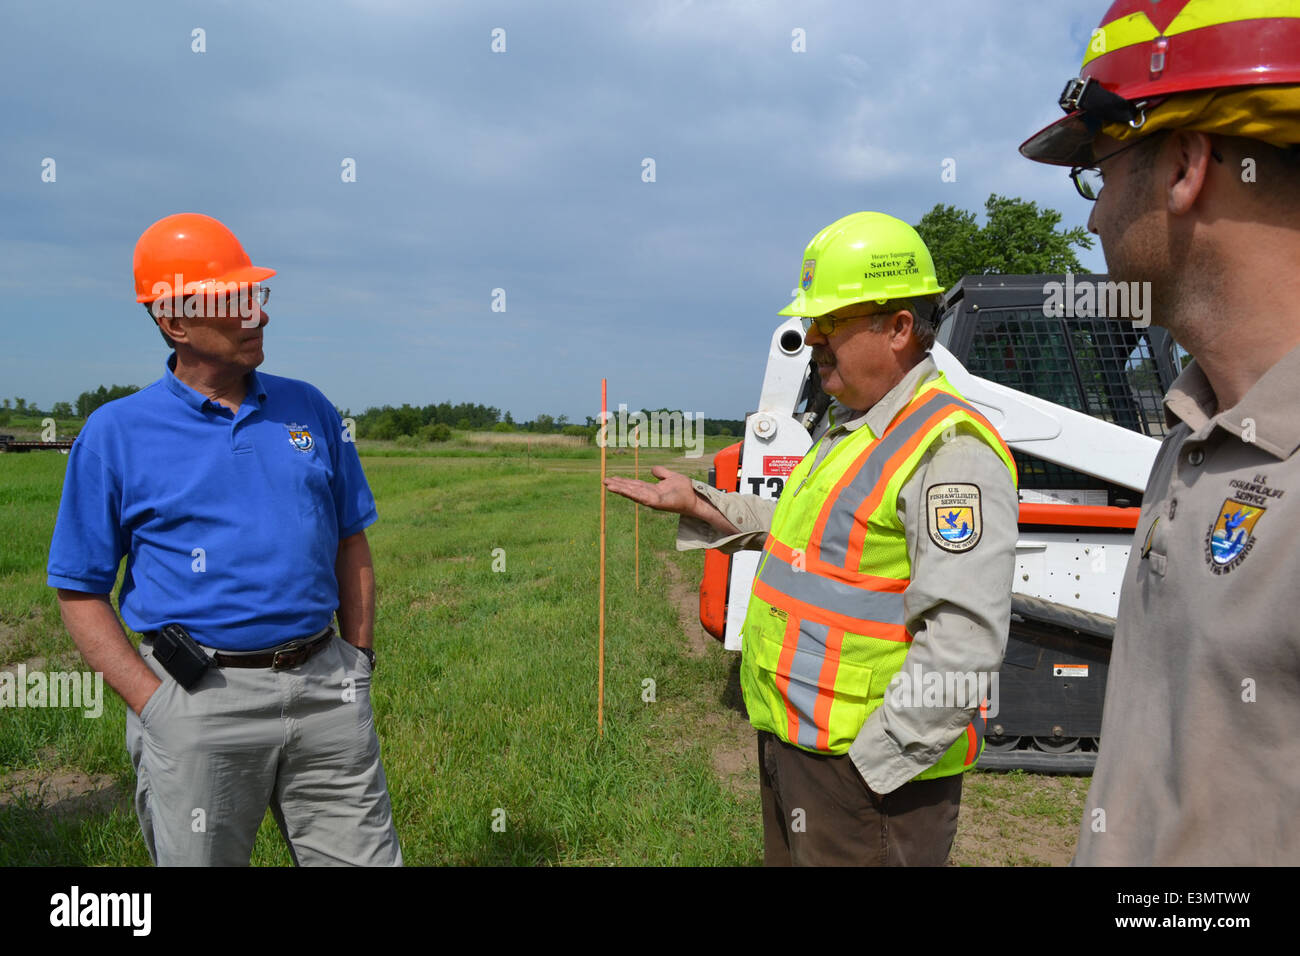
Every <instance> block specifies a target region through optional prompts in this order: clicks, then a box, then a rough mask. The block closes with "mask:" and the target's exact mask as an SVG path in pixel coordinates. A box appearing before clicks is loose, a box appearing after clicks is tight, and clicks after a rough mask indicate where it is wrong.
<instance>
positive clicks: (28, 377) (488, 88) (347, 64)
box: [0, 0, 1108, 421]
mask: <svg viewBox="0 0 1300 956" xmlns="http://www.w3.org/2000/svg"><path fill="white" fill-rule="evenodd" d="M1107 5H1108V4H1107V3H1106V2H1105V0H1053V2H1052V3H1042V2H1027V0H1026V2H1021V0H934V2H921V3H915V4H903V3H881V2H877V0H870V2H848V0H835V2H806V3H804V2H780V3H778V2H772V3H766V2H752V0H750V2H739V0H735V2H724V0H716V2H710V0H695V2H691V0H637V2H635V3H614V2H605V3H596V2H566V0H553V2H545V3H541V2H536V0H533V2H511V3H505V2H502V3H493V2H466V3H458V2H426V3H416V2H411V0H400V2H399V0H364V2H360V0H358V2H325V3H323V2H314V3H305V2H293V0H284V2H275V3H266V2H257V3H254V2H250V0H205V2H172V3H168V4H165V5H164V4H148V5H146V4H133V3H104V2H102V0H84V2H61V3H58V4H50V3H39V2H17V0H9V2H7V3H6V10H5V27H4V30H3V31H0V63H2V64H3V66H0V70H2V71H3V74H2V75H3V83H2V84H0V120H2V121H3V129H4V135H3V142H2V143H0V316H2V317H3V322H4V328H5V330H6V335H5V338H4V341H5V347H4V348H3V349H2V350H0V395H3V396H6V397H14V396H22V397H23V398H26V399H28V400H30V401H34V402H36V403H38V404H39V405H40V406H42V407H47V408H48V407H49V406H50V405H51V404H53V403H54V402H56V401H72V400H74V399H75V398H76V396H77V394H78V393H79V392H81V391H83V390H84V389H87V388H93V387H95V386H97V385H99V384H113V383H121V384H125V383H133V384H139V385H143V384H146V383H148V382H149V381H152V380H153V379H155V378H157V377H158V376H159V374H161V369H162V362H163V359H164V358H165V355H166V347H165V346H164V345H163V343H162V341H161V340H160V339H159V337H158V335H157V333H156V332H154V331H153V330H152V329H151V328H150V326H149V320H148V318H147V316H146V315H145V313H144V310H143V309H142V308H140V307H139V306H138V305H136V304H135V300H134V295H133V292H132V277H131V255H132V248H133V246H134V244H135V240H136V239H137V238H138V236H139V235H140V233H141V232H142V231H143V230H144V229H145V227H147V226H148V225H149V224H150V223H152V222H153V221H155V220H157V219H159V218H161V217H163V216H165V215H168V214H171V213H174V212H203V213H206V214H208V215H211V216H215V217H217V218H218V219H221V220H222V221H224V222H225V223H226V224H227V225H229V226H230V227H231V228H232V229H233V230H234V231H235V232H236V234H237V235H238V236H239V237H240V239H241V241H242V242H243V244H244V247H245V248H246V249H247V250H248V252H249V254H250V255H251V256H252V259H253V262H254V263H255V264H258V265H265V266H269V267H271V268H274V269H276V270H278V275H277V276H276V277H275V278H274V279H272V280H271V283H272V286H273V289H274V294H273V296H272V298H271V302H270V305H269V306H268V310H267V311H268V312H269V314H270V316H271V322H270V325H269V327H268V329H267V338H266V351H267V360H266V363H265V365H264V366H263V368H264V369H265V370H267V371H270V372H274V373H277V374H281V375H288V376H292V377H295V378H305V379H307V380H309V381H311V382H313V383H315V384H316V385H318V386H319V387H320V388H322V389H323V390H324V391H325V393H326V394H327V395H328V396H330V398H331V399H332V400H333V401H334V403H335V404H336V405H339V406H343V407H349V408H351V409H352V410H354V411H357V410H360V409H363V408H365V407H367V406H369V405H378V404H383V403H393V404H400V403H402V402H411V403H412V404H421V405H422V404H427V403H429V402H439V401H443V400H450V401H452V402H460V401H469V402H482V403H484V404H487V405H495V406H497V407H499V408H501V409H503V410H505V409H509V410H510V411H511V412H512V413H513V414H514V416H515V418H516V419H518V420H524V419H528V418H532V417H533V416H535V415H536V414H538V413H540V412H547V413H549V414H553V415H558V414H561V413H563V414H567V415H568V416H569V417H570V418H571V419H574V420H578V421H581V420H582V419H583V418H584V417H585V416H587V415H594V414H596V413H597V412H598V410H599V394H600V379H601V377H602V376H606V377H608V379H609V388H610V402H611V405H612V406H616V405H617V404H618V403H619V402H626V403H627V404H628V405H629V406H631V407H634V408H635V407H641V406H646V407H651V408H655V407H660V406H667V407H670V408H682V409H685V410H694V411H697V412H703V413H704V414H706V415H710V416H714V417H720V418H739V417H741V416H742V415H743V414H744V413H745V412H746V411H747V410H749V409H751V408H752V407H753V405H754V403H755V402H756V400H757V397H758V389H759V385H760V381H761V377H762V372H763V363H764V361H765V355H766V349H767V342H768V338H769V337H770V334H771V330H772V329H773V328H774V327H775V325H776V324H777V323H778V322H779V321H780V319H779V317H778V316H777V315H776V312H777V310H778V309H780V308H782V307H783V306H784V305H785V304H786V302H787V301H788V300H789V297H790V291H791V289H793V288H794V286H795V284H796V282H797V272H798V268H799V265H800V262H801V253H802V251H803V247H804V245H805V244H806V243H807V241H808V240H809V239H810V238H811V237H812V236H813V234H814V233H816V232H817V230H818V229H820V228H821V227H822V226H824V225H826V224H828V223H830V222H832V221H833V220H835V219H838V218H839V217H840V216H842V215H845V214H847V213H849V212H854V211H857V210H862V209H876V210H881V211H884V212H888V213H890V214H893V215H896V216H899V217H900V218H903V219H906V220H908V221H909V222H915V221H916V220H917V219H919V218H920V216H921V215H922V214H923V213H924V212H925V211H926V210H928V209H930V208H931V207H932V206H934V205H935V204H936V203H945V204H952V205H956V206H959V207H961V208H964V209H971V210H982V209H983V204H984V201H985V199H986V198H987V197H988V195H989V193H991V192H996V193H999V194H1002V195H1010V196H1019V197H1023V198H1025V199H1030V200H1034V201H1036V202H1038V203H1039V204H1040V205H1046V206H1049V207H1052V208H1055V209H1058V210H1060V211H1061V212H1062V213H1063V214H1064V220H1063V225H1066V226H1073V225H1081V224H1083V223H1085V222H1086V218H1087V214H1088V208H1087V205H1088V204H1087V203H1086V202H1085V201H1084V200H1082V199H1080V198H1079V197H1078V196H1077V195H1076V194H1075V192H1074V190H1073V188H1072V187H1071V186H1070V183H1069V181H1068V179H1067V178H1066V176H1065V174H1064V172H1063V171H1062V170H1059V169H1055V168H1050V167H1044V166H1039V165H1036V164H1033V163H1030V162H1028V161H1027V160H1024V159H1022V158H1020V156H1019V155H1018V153H1017V152H1016V147H1017V145H1018V144H1019V143H1020V142H1021V141H1022V140H1024V139H1025V138H1026V137H1027V136H1028V135H1029V134H1031V133H1032V132H1034V131H1035V130H1037V129H1038V128H1039V127H1041V126H1043V125H1045V124H1046V123H1047V122H1049V121H1051V120H1052V119H1054V118H1056V117H1057V116H1059V115H1060V111H1059V108H1058V107H1057V106H1056V105H1055V99H1056V97H1057V96H1058V95H1059V93H1060V90H1061V87H1062V86H1063V85H1064V82H1065V80H1066V79H1068V78H1069V77H1070V76H1073V75H1075V73H1076V72H1077V70H1078V66H1079V62H1080V60H1081V58H1082V54H1083V49H1084V46H1085V44H1086V41H1087V38H1088V35H1089V33H1090V31H1091V30H1092V28H1094V27H1095V26H1096V25H1097V24H1098V22H1099V21H1100V19H1101V16H1102V13H1103V12H1104V11H1105V8H1106V6H1107ZM196 30H202V31H203V32H202V34H200V35H199V36H200V38H201V41H202V45H203V46H204V47H205V51H204V52H196V51H195V50H194V47H195V46H196V45H199V40H197V39H195V31H196ZM496 30H500V31H504V33H503V34H501V33H498V34H496V36H497V38H498V39H497V41H496V43H497V45H498V46H499V45H500V44H501V42H502V40H503V41H504V47H505V49H504V51H503V52H494V51H493V44H494V31H496ZM796 31H802V36H803V38H804V41H803V42H804V44H805V46H806V50H805V51H804V52H796V51H795V50H794V49H793V48H792V47H794V46H796V45H797V44H798V41H797V39H796V37H797V34H796ZM949 158H951V159H953V160H955V162H956V174H957V178H956V182H943V181H942V180H941V173H942V170H943V163H944V160H945V159H949ZM49 159H52V160H53V161H54V163H53V166H52V170H53V174H54V181H53V182H46V181H43V179H42V173H43V171H46V170H49V169H51V166H50V164H49V163H48V162H46V160H49ZM349 159H350V160H352V161H354V162H355V170H356V181H355V182H343V181H342V180H343V176H342V172H343V164H344V162H345V160H349ZM647 159H651V160H653V164H654V181H653V182H646V181H643V170H645V169H646V164H645V162H644V161H645V160H647ZM46 175H47V176H48V172H47V173H46ZM1083 261H1084V265H1085V266H1086V267H1088V268H1090V269H1095V270H1098V271H1100V270H1102V269H1103V268H1104V265H1103V262H1102V259H1101V256H1100V252H1099V251H1098V250H1094V251H1092V252H1090V253H1085V254H1084V256H1083ZM494 289H504V290H505V311H504V312H499V311H493V310H492V303H493V290H494Z"/></svg>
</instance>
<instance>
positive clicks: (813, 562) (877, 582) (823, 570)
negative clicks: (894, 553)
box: [763, 506, 1073, 594]
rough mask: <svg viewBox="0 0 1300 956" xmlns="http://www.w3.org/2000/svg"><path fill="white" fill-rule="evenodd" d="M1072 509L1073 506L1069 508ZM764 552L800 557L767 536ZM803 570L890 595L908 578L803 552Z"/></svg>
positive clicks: (795, 561) (795, 559)
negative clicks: (887, 575)
mask: <svg viewBox="0 0 1300 956" xmlns="http://www.w3.org/2000/svg"><path fill="white" fill-rule="evenodd" d="M1071 507H1073V506H1071ZM763 550H764V551H771V552H772V554H773V555H774V556H775V557H778V558H780V559H781V560H782V561H785V562H787V563H788V564H793V565H798V564H799V558H800V557H801V556H800V555H798V554H796V553H795V549H794V548H792V547H790V546H789V545H786V544H782V543H781V542H780V541H777V540H776V538H774V537H772V536H771V535H768V537H767V542H766V544H764V546H763ZM802 558H803V565H802V566H803V568H804V570H805V571H807V572H808V573H810V574H821V575H824V576H825V577H828V578H833V579H835V580H836V581H843V582H844V583H845V584H854V585H860V586H862V587H866V588H870V589H871V590H873V591H889V592H891V593H899V594H901V593H902V592H903V591H906V590H907V586H908V584H910V583H911V579H910V578H882V577H878V576H877V575H874V574H863V573H861V572H860V571H849V570H846V569H845V568H841V567H838V566H837V565H834V564H830V563H828V562H826V561H823V560H821V559H820V558H810V557H809V556H808V554H807V552H805V553H804V554H803V555H802Z"/></svg>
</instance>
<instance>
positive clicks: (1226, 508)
mask: <svg viewBox="0 0 1300 956" xmlns="http://www.w3.org/2000/svg"><path fill="white" fill-rule="evenodd" d="M1265 510H1266V509H1264V508H1260V507H1259V506H1258V505H1248V504H1246V503H1245V502H1244V501H1238V500H1237V499H1235V498H1225V499H1224V500H1223V506H1222V507H1221V508H1219V517H1218V518H1216V519H1215V522H1214V524H1212V525H1211V526H1210V530H1209V533H1207V534H1206V536H1205V560H1206V563H1207V564H1209V566H1210V570H1211V571H1213V572H1214V573H1215V574H1227V573H1228V572H1230V571H1233V570H1235V569H1236V567H1237V565H1239V564H1241V562H1242V561H1245V560H1246V555H1248V554H1250V549H1251V548H1253V547H1254V546H1255V526H1256V525H1257V524H1259V519H1260V518H1261V517H1263V514H1264V512H1265Z"/></svg>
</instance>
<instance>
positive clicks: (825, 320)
mask: <svg viewBox="0 0 1300 956" xmlns="http://www.w3.org/2000/svg"><path fill="white" fill-rule="evenodd" d="M873 315H893V311H884V310H882V311H878V312H863V313H862V314H861V315H849V316H833V315H805V316H803V317H801V318H800V320H799V321H801V322H802V323H803V330H804V332H805V333H806V332H808V330H809V329H811V328H812V327H813V326H814V325H815V326H817V331H818V332H820V333H821V334H822V335H825V336H827V337H830V336H831V335H833V334H834V333H835V330H836V329H838V328H839V327H840V326H841V325H847V324H848V323H850V322H856V321H857V320H858V319H868V318H871V316H873Z"/></svg>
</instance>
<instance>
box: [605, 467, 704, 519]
mask: <svg viewBox="0 0 1300 956" xmlns="http://www.w3.org/2000/svg"><path fill="white" fill-rule="evenodd" d="M650 474H652V475H654V476H655V477H656V478H658V479H659V483H658V484H651V483H650V482H648V481H637V480H636V479H635V478H619V477H616V476H610V477H608V478H606V479H605V487H606V488H608V489H609V490H610V491H612V492H614V494H616V495H622V496H623V497H624V498H631V499H632V500H633V501H635V502H636V503H637V504H641V505H645V506H646V507H647V508H654V509H655V510H656V511H671V512H672V513H673V514H679V515H689V514H694V513H695V511H696V504H695V499H696V495H695V488H694V487H693V486H692V485H691V479H689V478H687V477H686V476H685V475H683V474H679V473H678V472H675V471H670V470H669V469H667V468H665V467H663V466H662V465H655V466H654V467H653V468H651V469H650Z"/></svg>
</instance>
